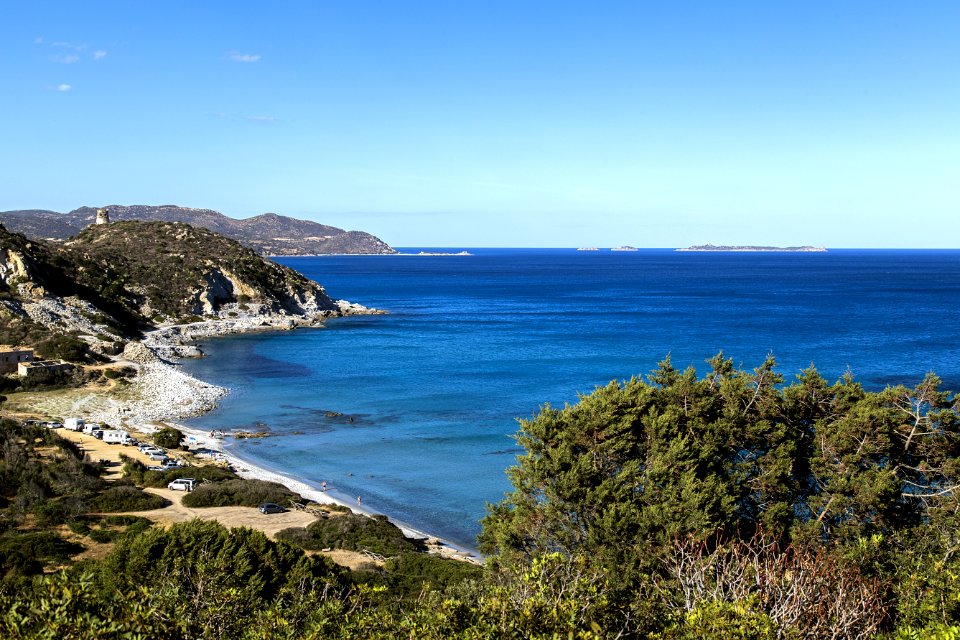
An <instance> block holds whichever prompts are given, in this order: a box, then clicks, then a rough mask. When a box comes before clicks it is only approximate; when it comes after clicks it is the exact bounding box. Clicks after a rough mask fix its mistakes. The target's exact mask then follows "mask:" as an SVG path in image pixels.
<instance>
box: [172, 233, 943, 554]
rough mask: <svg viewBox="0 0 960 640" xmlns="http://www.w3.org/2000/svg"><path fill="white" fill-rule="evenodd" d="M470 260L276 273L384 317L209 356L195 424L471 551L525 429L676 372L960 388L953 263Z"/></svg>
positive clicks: (584, 255) (323, 265)
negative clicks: (741, 372)
mask: <svg viewBox="0 0 960 640" xmlns="http://www.w3.org/2000/svg"><path fill="white" fill-rule="evenodd" d="M421 250H424V249H423V248H419V247H417V248H405V249H401V251H403V252H405V253H417V252H419V251H421ZM461 250H462V248H460V247H457V248H445V249H435V248H431V249H426V251H430V252H450V253H454V252H458V251H461ZM468 251H469V253H470V254H471V255H466V256H458V255H390V256H321V257H297V258H279V259H278V261H279V262H281V263H283V264H285V265H287V266H290V267H292V268H294V269H296V270H297V271H300V272H301V273H303V274H304V275H306V276H308V277H309V278H312V279H313V280H316V281H317V282H319V283H321V284H322V285H324V287H325V288H326V289H327V291H328V293H329V294H330V295H331V296H333V297H334V298H342V299H347V300H350V301H351V302H357V303H360V304H363V305H365V306H368V307H375V308H378V309H384V310H386V311H388V312H389V314H387V315H376V316H357V317H350V318H342V319H336V320H331V321H329V322H328V323H327V325H326V327H324V328H311V329H297V330H295V331H286V332H274V333H259V334H247V335H239V336H231V337H226V338H222V339H215V340H209V341H207V342H205V343H204V344H203V345H202V349H203V351H204V352H205V353H206V354H207V357H206V358H203V359H199V360H190V361H186V362H184V364H183V367H184V369H185V370H186V371H187V372H188V373H190V374H192V375H195V376H197V377H199V378H201V379H203V380H207V381H210V382H213V383H216V384H220V385H223V386H226V387H229V388H230V389H231V390H232V393H231V394H230V395H229V396H227V397H226V398H225V399H224V400H223V401H222V402H221V404H220V406H219V408H217V409H216V410H214V411H212V412H210V413H208V414H206V415H204V416H202V417H200V418H198V419H195V420H192V421H190V422H189V424H190V425H191V426H194V427H196V428H200V429H214V428H219V429H247V430H249V429H259V428H263V429H266V430H267V431H269V433H270V434H271V435H270V437H267V438H262V439H250V440H240V441H236V442H235V443H234V444H232V445H231V447H232V449H231V452H232V453H233V454H235V455H237V456H238V457H240V458H242V459H245V460H247V461H248V462H250V463H251V464H256V465H258V466H261V467H265V468H268V469H271V470H273V471H276V472H279V473H282V474H285V475H288V476H292V477H295V478H297V479H299V480H302V481H305V482H307V483H308V484H310V485H312V486H314V487H319V486H320V485H321V483H323V482H326V483H327V487H328V489H329V490H330V491H331V493H332V494H333V495H335V496H338V497H340V498H342V499H344V500H348V501H352V502H356V500H357V497H358V496H359V497H360V498H361V499H362V505H363V507H364V508H365V509H368V510H370V511H374V512H378V513H383V514H386V515H388V516H390V517H391V518H392V519H393V520H395V521H397V522H400V523H403V524H406V525H408V526H410V527H413V528H415V529H418V530H421V531H424V532H428V533H430V534H431V535H436V536H438V537H441V538H444V539H446V540H448V541H450V542H451V543H453V544H454V545H456V546H459V547H462V548H465V549H475V548H476V536H477V534H478V533H479V531H480V524H479V521H480V519H481V518H482V517H483V515H484V513H485V508H486V505H487V504H488V503H495V502H498V501H500V500H501V499H503V497H504V494H505V493H506V492H507V491H509V490H510V483H509V480H508V477H507V475H506V470H507V469H508V468H509V467H510V466H512V465H514V464H516V460H517V456H518V455H521V454H522V453H523V452H522V450H521V449H520V448H519V447H518V445H517V444H516V442H515V440H514V438H513V436H514V434H515V433H516V431H517V429H518V427H519V423H518V420H519V419H527V418H531V417H532V416H533V415H534V414H536V412H537V411H538V410H539V409H540V408H541V407H542V406H544V405H547V404H550V405H552V406H563V405H564V404H565V403H575V402H577V399H578V396H579V394H587V393H590V392H591V391H592V390H593V389H594V388H596V387H597V386H598V385H605V384H607V383H609V382H610V381H612V380H623V379H627V378H630V377H632V376H645V375H647V374H649V373H650V372H651V371H652V370H654V369H655V368H656V367H657V365H658V363H659V362H660V361H662V360H663V359H664V358H666V357H669V358H670V359H671V361H672V363H673V365H674V366H675V367H676V368H679V369H684V368H686V367H689V366H692V367H695V368H696V369H697V370H698V371H699V372H701V373H703V372H705V371H706V370H707V365H706V363H705V361H706V360H707V359H709V358H711V357H712V356H714V355H716V354H717V353H718V352H721V351H722V352H723V353H724V354H725V355H726V356H727V357H730V358H732V359H733V361H734V363H735V365H737V366H738V367H742V368H745V369H753V368H755V367H757V366H759V365H760V364H761V363H762V362H763V361H764V359H765V358H766V356H767V355H768V354H773V355H774V357H775V358H776V360H777V363H778V370H779V371H780V372H781V373H782V374H783V375H784V378H785V380H786V381H787V382H789V381H791V380H793V379H794V377H795V376H796V375H797V374H798V373H799V372H800V371H801V370H802V369H805V368H807V367H810V366H811V365H814V366H816V368H817V369H818V370H819V371H820V373H821V374H822V375H823V376H825V377H826V378H827V379H828V380H830V381H833V380H836V379H837V378H839V377H840V376H842V375H844V374H845V373H846V372H850V373H852V374H853V376H854V377H855V378H856V379H857V380H858V381H860V382H861V383H862V384H863V385H864V386H865V387H867V388H868V389H872V390H876V389H881V388H883V387H885V386H887V385H897V384H904V385H908V386H912V385H915V384H917V383H918V382H919V381H920V380H921V379H922V378H923V376H924V375H925V374H926V373H927V372H931V371H933V372H935V373H936V374H937V375H939V376H940V377H941V378H942V380H943V388H945V389H951V390H960V251H956V250H852V249H851V250H842V249H831V250H829V251H827V252H825V253H763V252H756V253H715V252H678V251H674V250H670V249H646V250H639V251H636V252H613V251H609V250H600V251H577V250H575V249H468Z"/></svg>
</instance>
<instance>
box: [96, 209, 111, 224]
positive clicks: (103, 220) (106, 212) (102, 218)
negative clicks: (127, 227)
mask: <svg viewBox="0 0 960 640" xmlns="http://www.w3.org/2000/svg"><path fill="white" fill-rule="evenodd" d="M109 223H110V209H97V221H96V222H94V224H109Z"/></svg>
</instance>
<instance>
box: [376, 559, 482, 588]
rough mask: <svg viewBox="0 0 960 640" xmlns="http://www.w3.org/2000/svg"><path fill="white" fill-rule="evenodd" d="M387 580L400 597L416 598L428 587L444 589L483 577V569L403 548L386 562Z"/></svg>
mask: <svg viewBox="0 0 960 640" xmlns="http://www.w3.org/2000/svg"><path fill="white" fill-rule="evenodd" d="M384 570H385V571H386V576H385V581H386V583H387V586H388V587H389V588H390V591H391V593H393V594H394V595H395V596H397V597H401V598H406V599H416V598H418V597H419V596H420V594H421V593H424V592H425V591H431V590H434V591H444V590H446V589H449V588H450V587H454V586H457V585H460V584H463V583H464V582H468V581H477V580H480V579H481V578H482V577H483V569H482V568H481V567H478V566H477V565H474V564H470V563H468V562H462V561H460V560H451V559H449V558H441V557H440V556H435V555H430V554H428V553H410V552H404V553H401V554H400V555H399V556H396V557H394V558H390V559H389V560H387V562H386V564H385V565H384Z"/></svg>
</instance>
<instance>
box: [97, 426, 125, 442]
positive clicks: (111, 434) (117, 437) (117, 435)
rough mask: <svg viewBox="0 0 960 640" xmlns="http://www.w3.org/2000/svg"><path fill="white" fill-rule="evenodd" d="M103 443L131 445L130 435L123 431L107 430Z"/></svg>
mask: <svg viewBox="0 0 960 640" xmlns="http://www.w3.org/2000/svg"><path fill="white" fill-rule="evenodd" d="M103 441H104V442H107V443H109V444H129V443H130V434H129V433H127V432H126V431H124V430H123V429H107V430H105V431H104V432H103Z"/></svg>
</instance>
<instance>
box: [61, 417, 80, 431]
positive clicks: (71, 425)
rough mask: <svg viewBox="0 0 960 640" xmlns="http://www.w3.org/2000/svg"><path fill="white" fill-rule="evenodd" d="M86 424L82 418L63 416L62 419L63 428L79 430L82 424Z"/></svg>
mask: <svg viewBox="0 0 960 640" xmlns="http://www.w3.org/2000/svg"><path fill="white" fill-rule="evenodd" d="M85 424H86V422H84V420H83V418H64V419H63V428H64V429H69V430H70V431H80V430H81V429H83V426H84V425H85Z"/></svg>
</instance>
